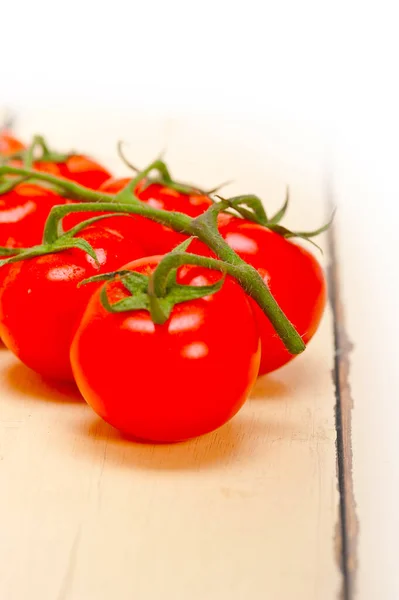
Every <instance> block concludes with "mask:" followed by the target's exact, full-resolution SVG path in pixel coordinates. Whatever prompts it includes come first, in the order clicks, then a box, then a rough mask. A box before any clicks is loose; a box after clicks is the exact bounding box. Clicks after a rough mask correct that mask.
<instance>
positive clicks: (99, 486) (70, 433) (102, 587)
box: [0, 112, 342, 600]
mask: <svg viewBox="0 0 399 600" xmlns="http://www.w3.org/2000/svg"><path fill="white" fill-rule="evenodd" d="M34 131H43V132H44V133H46V134H48V135H49V137H50V138H51V139H52V141H54V143H55V144H58V145H60V146H61V147H66V148H68V147H70V146H78V144H79V146H81V148H82V149H85V150H86V149H87V150H88V151H91V152H93V153H94V154H96V155H97V156H99V157H100V158H103V159H104V160H107V161H108V162H110V161H111V159H112V166H113V168H114V169H115V171H116V170H117V168H118V162H117V161H116V160H115V159H114V158H112V157H113V155H114V150H113V144H114V143H115V140H117V139H120V138H123V139H125V140H127V141H129V142H130V146H129V153H130V155H131V157H132V160H134V161H136V162H138V163H140V164H144V163H146V162H148V161H149V160H150V159H152V158H153V157H154V155H156V154H157V153H158V152H159V150H160V149H161V148H163V147H164V146H165V144H167V146H168V152H167V156H166V158H167V160H168V161H169V162H170V164H171V167H172V170H173V172H174V173H175V174H176V176H177V177H179V178H182V179H187V180H190V179H191V180H193V181H198V182H201V183H202V184H203V185H204V186H207V185H214V184H216V183H218V182H219V181H223V180H225V179H231V178H232V177H233V178H234V179H235V181H236V183H235V184H234V185H232V186H230V187H229V188H227V189H226V193H227V191H228V192H229V193H231V194H233V193H236V192H239V191H241V192H255V193H257V194H259V195H261V196H262V197H263V198H264V199H265V203H266V205H267V206H270V209H271V210H273V209H275V208H277V206H278V205H279V204H280V203H281V201H282V199H283V195H284V187H285V185H286V184H287V183H288V184H290V187H291V194H292V208H291V212H290V215H289V218H288V221H287V222H288V224H292V225H294V224H295V226H296V227H304V226H306V227H312V226H317V225H319V224H320V222H322V221H324V220H325V217H326V214H327V211H326V206H325V189H324V173H323V160H322V157H323V149H322V147H321V146H320V143H319V141H318V140H317V139H309V136H306V134H305V132H303V131H295V130H292V129H285V130H284V128H283V127H280V126H277V125H274V126H271V125H270V126H264V127H260V126H259V125H256V124H252V125H251V124H248V123H247V124H246V125H243V124H241V125H240V124H238V123H234V122H230V123H229V122H224V123H223V122H220V121H217V122H215V121H213V120H212V119H207V118H204V119H202V120H190V119H188V118H187V119H184V118H182V119H178V120H168V121H165V120H163V119H160V118H159V119H153V118H150V117H148V118H142V119H136V120H133V119H131V120H130V121H129V120H128V121H126V116H124V117H122V116H121V117H116V118H114V117H106V116H103V118H102V120H101V125H100V124H99V119H98V115H97V116H96V115H90V114H86V115H80V116H79V117H78V116H77V115H66V114H57V113H47V114H45V113H44V112H43V113H36V114H35V115H29V114H26V116H25V118H22V119H21V121H20V123H19V130H18V133H20V134H21V135H28V134H30V133H33V132H34ZM120 171H121V172H122V171H123V170H122V169H121V170H120ZM324 245H325V244H324ZM325 260H326V261H328V254H327V255H326V256H325ZM38 343H39V341H38ZM333 344H334V341H333V328H332V314H331V310H330V308H328V309H327V311H326V314H325V318H324V320H323V324H322V327H321V329H320V331H319V333H318V335H317V336H316V338H315V339H314V341H313V342H312V343H311V344H310V345H309V348H308V350H307V351H306V353H305V354H304V355H302V356H301V357H299V358H298V359H296V360H295V361H294V362H293V363H292V364H290V365H289V366H287V367H285V368H284V369H282V370H281V371H279V372H277V373H276V374H273V375H271V376H269V377H264V378H262V379H260V380H259V381H258V383H257V385H256V387H255V389H254V391H253V393H252V396H251V399H250V401H249V402H248V403H247V404H246V405H245V407H244V408H243V409H242V411H241V412H240V413H239V414H238V415H237V416H236V417H235V418H234V419H233V420H232V422H231V423H229V424H227V425H226V426H225V427H223V428H221V429H220V430H219V431H217V432H215V433H213V434H211V435H208V436H205V437H203V438H200V439H197V440H193V441H191V442H189V443H186V444H179V445H174V446H152V445H138V444H133V443H131V442H126V441H124V440H122V439H121V438H120V437H119V435H118V434H117V432H115V431H114V430H112V429H111V428H110V427H108V426H106V425H105V424H103V423H102V422H101V421H100V420H99V419H98V418H97V417H96V416H95V415H94V414H93V413H92V411H91V410H90V409H89V408H88V407H87V406H86V405H85V404H84V403H83V402H81V401H80V399H79V397H78V396H77V393H76V392H75V391H74V390H73V389H71V388H58V389H56V388H54V387H51V386H50V385H48V384H46V383H45V382H43V381H41V380H40V378H38V377H37V376H36V375H35V374H34V373H32V372H30V371H28V370H27V369H25V367H23V366H21V365H20V364H19V363H18V362H17V361H16V359H14V358H13V357H12V356H11V354H10V353H9V352H8V351H6V350H5V349H1V350H0V489H1V494H0V532H1V536H0V597H1V598H2V599H3V598H4V599H5V600H25V599H26V598H32V599H34V600H36V599H38V600H39V599H40V600H113V599H114V598H118V599H119V600H131V599H132V598H134V599H135V600H155V599H158V598H165V599H168V600H169V599H170V600H183V599H186V598H190V599H192V600H213V599H215V600H216V599H218V600H219V599H224V598H226V599H227V598H229V599H230V600H244V599H246V598H252V599H254V600H258V599H259V600H261V599H262V600H263V599H264V598H268V599H270V600H294V599H295V600H321V599H322V600H330V599H331V600H335V599H336V598H338V596H339V593H340V590H341V588H342V576H341V573H340V569H339V565H338V553H339V543H337V532H339V529H340V525H339V509H338V504H339V499H338V492H337V474H336V450H335V442H336V430H335V420H334V405H335V397H334V387H333V382H332V376H331V371H332V368H333Z"/></svg>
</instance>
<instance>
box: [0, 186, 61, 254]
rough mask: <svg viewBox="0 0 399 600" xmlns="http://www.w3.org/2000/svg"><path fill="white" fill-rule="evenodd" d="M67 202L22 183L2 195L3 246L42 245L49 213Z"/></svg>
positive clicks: (0, 228)
mask: <svg viewBox="0 0 399 600" xmlns="http://www.w3.org/2000/svg"><path fill="white" fill-rule="evenodd" d="M64 202H65V201H64V199H63V198H61V196H58V195H57V194H54V193H53V192H52V191H50V190H48V189H46V188H43V187H40V186H38V185H33V184H28V183H23V184H20V185H18V186H17V187H15V188H14V190H12V191H10V192H7V193H6V194H2V195H0V246H5V247H7V248H23V247H29V246H33V245H36V244H40V243H41V241H42V237H43V230H44V224H45V222H46V220H47V217H48V215H49V212H50V210H51V209H52V207H53V206H56V205H57V204H64Z"/></svg>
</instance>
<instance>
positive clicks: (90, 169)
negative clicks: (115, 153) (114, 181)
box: [57, 154, 111, 190]
mask: <svg viewBox="0 0 399 600" xmlns="http://www.w3.org/2000/svg"><path fill="white" fill-rule="evenodd" d="M57 167H58V169H59V174H60V176H61V177H65V179H71V180H72V181H76V183H79V184H80V185H84V186H85V187H87V188H90V189H93V190H97V189H98V188H99V187H100V186H101V185H102V184H103V183H104V181H107V180H108V179H109V178H110V177H111V174H110V172H109V171H108V170H107V169H105V167H103V166H102V165H100V164H99V163H97V162H95V161H94V160H92V159H91V158H88V157H87V156H84V155H80V154H76V155H72V156H69V157H68V158H67V160H66V161H65V162H63V163H57Z"/></svg>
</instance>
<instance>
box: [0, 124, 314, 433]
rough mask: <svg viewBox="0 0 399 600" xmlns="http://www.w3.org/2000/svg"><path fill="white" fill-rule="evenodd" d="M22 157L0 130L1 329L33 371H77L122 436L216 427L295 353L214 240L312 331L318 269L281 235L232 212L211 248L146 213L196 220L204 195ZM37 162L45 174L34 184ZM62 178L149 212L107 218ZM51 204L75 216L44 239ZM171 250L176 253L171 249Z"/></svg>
mask: <svg viewBox="0 0 399 600" xmlns="http://www.w3.org/2000/svg"><path fill="white" fill-rule="evenodd" d="M26 152H27V150H25V146H24V145H23V144H22V143H21V142H19V141H18V140H16V139H15V138H13V137H11V136H10V135H5V134H2V135H0V154H1V155H2V156H3V163H4V164H8V165H11V168H10V169H9V171H8V172H7V173H6V174H3V175H2V176H0V246H1V247H2V249H3V250H0V255H2V256H3V260H2V261H1V262H0V265H1V266H0V336H1V338H2V340H3V342H4V344H5V345H6V346H7V347H8V348H9V349H10V350H11V351H12V352H13V353H14V354H15V355H16V356H17V357H18V358H19V359H20V360H21V361H22V362H23V363H25V364H26V365H27V366H28V367H30V368H31V369H34V370H35V371H36V372H38V373H40V374H41V375H43V376H45V377H47V378H49V379H53V380H74V381H75V382H76V384H77V385H78V387H79V390H80V391H81V393H82V396H83V397H84V399H85V400H86V401H87V402H88V404H89V405H91V406H92V407H93V409H94V410H95V411H96V412H97V413H98V414H99V415H100V416H101V417H102V418H103V419H104V420H105V421H107V422H108V423H110V424H111V425H113V426H114V427H116V428H118V429H120V430H121V431H123V432H124V433H125V434H127V435H130V436H133V437H134V438H136V439H141V440H149V441H156V442H173V441H180V440H184V439H188V438H191V437H194V436H197V435H201V434H203V433H206V432H209V431H212V430H214V429H215V428H217V427H219V426H221V425H223V424H224V423H225V422H226V421H228V420H229V419H230V418H231V417H232V416H233V415H234V414H235V413H236V412H237V411H238V410H239V409H240V407H241V406H242V404H243V403H244V402H245V400H246V398H247V397H248V395H249V393H250V390H251V388H252V386H253V385H254V383H255V381H256V378H257V376H258V375H262V374H265V373H269V372H271V371H273V370H275V369H278V368H280V367H282V366H283V365H284V364H286V363H287V362H289V361H290V360H291V359H292V358H293V357H294V354H292V353H291V352H290V351H289V350H288V349H287V344H286V343H285V342H284V341H283V340H282V339H281V338H280V337H279V335H278V334H277V333H276V330H275V327H274V326H273V325H272V321H271V319H270V318H268V316H267V314H265V311H264V307H261V306H260V305H259V304H258V303H257V302H256V301H255V300H254V297H253V294H251V289H250V286H249V285H248V289H246V291H244V289H243V287H242V282H241V281H240V284H241V285H240V284H239V283H238V281H237V278H236V277H235V276H234V272H233V271H232V269H233V267H231V268H230V270H229V268H227V267H226V271H225V272H223V271H224V268H223V264H222V263H220V261H217V260H216V258H217V257H218V256H219V257H220V253H219V252H218V251H217V249H218V247H219V246H220V245H221V244H222V243H223V244H224V246H227V247H228V248H230V249H232V250H234V251H235V253H236V255H237V256H238V257H240V258H241V259H242V260H241V262H240V264H246V265H251V266H252V267H254V269H255V270H256V272H257V273H258V274H259V275H260V276H261V277H260V278H259V281H260V283H259V282H258V284H257V285H261V286H263V284H262V280H263V282H264V284H265V289H268V290H270V292H271V294H272V296H273V297H274V299H275V301H276V302H277V305H278V306H279V308H280V309H281V310H282V312H283V313H284V315H285V317H286V318H287V319H288V321H289V322H290V323H291V325H292V326H293V327H294V328H295V330H296V332H297V334H299V336H300V338H302V340H303V342H305V343H307V342H308V341H309V340H310V339H311V338H312V336H313V335H314V333H315V332H316V330H317V328H318V325H319V323H320V320H321V318H322V314H323V310H324V306H325V303H326V283H325V277H324V274H323V271H322V268H321V266H320V265H319V263H318V261H317V260H316V259H315V257H314V255H313V254H312V253H310V252H309V251H308V250H307V249H305V248H304V247H303V246H301V245H299V244H297V243H295V242H293V241H291V240H290V239H289V236H287V235H286V232H287V231H288V230H285V229H284V228H282V227H277V226H274V225H273V224H272V221H270V223H269V224H268V223H267V222H265V223H260V222H255V220H256V219H254V220H252V219H251V218H248V217H250V214H249V213H248V212H246V213H242V214H241V215H240V214H239V212H240V211H238V212H237V211H235V212H234V211H230V214H228V213H229V211H228V210H227V211H226V212H220V213H219V215H218V217H217V229H216V226H215V233H214V236H215V240H216V242H215V245H214V247H210V246H208V245H207V243H204V240H205V237H204V236H202V234H201V229H200V228H199V229H198V231H199V233H198V236H199V237H200V239H201V240H202V241H199V240H198V239H194V240H191V239H188V237H189V233H190V231H186V230H185V229H184V227H183V226H180V227H175V228H174V227H173V226H169V225H168V224H167V223H165V222H162V219H159V218H157V217H156V215H155V212H156V211H155V209H156V210H158V211H159V209H162V211H167V212H168V213H171V214H177V215H186V216H187V217H191V219H193V220H195V222H196V223H197V222H198V223H199V220H200V219H201V215H204V214H205V213H206V212H209V211H210V210H211V208H210V207H213V206H214V202H213V200H212V199H211V197H210V195H209V194H207V193H205V192H203V191H201V190H199V189H196V188H193V187H191V186H182V185H176V184H175V183H174V182H173V181H172V180H171V179H168V178H166V179H165V178H164V179H162V178H161V179H160V180H152V179H151V178H150V177H149V176H147V175H146V176H143V177H142V178H136V177H135V178H134V179H133V180H130V179H115V178H112V177H111V174H110V173H109V172H108V170H107V169H106V168H104V167H102V166H101V165H100V164H98V163H96V162H95V161H93V160H91V159H90V158H87V157H86V156H84V155H76V154H74V155H66V156H64V157H63V156H61V155H54V156H55V157H56V159H54V160H51V156H52V155H51V153H47V155H45V156H44V158H45V159H46V160H43V157H38V158H35V159H34V160H33V163H32V164H30V165H29V167H30V169H29V174H30V176H28V175H27V173H28V171H27V170H25V171H24V165H25V162H24V161H25V158H24V157H25V155H26V154H25V153H26ZM13 168H14V171H13ZM32 170H33V171H34V173H37V174H40V173H42V174H43V173H46V174H50V175H51V176H53V177H48V178H47V179H46V181H42V180H40V178H39V179H35V178H34V176H33V175H32ZM37 177H38V176H37ZM64 180H65V181H68V182H75V183H76V184H79V186H84V188H85V189H86V190H98V194H97V195H98V198H101V197H102V198H103V199H105V200H107V199H108V200H110V201H112V202H113V203H114V204H113V206H115V207H117V205H118V198H119V196H118V195H120V194H125V195H124V199H123V202H126V201H127V200H129V197H128V196H126V194H128V193H130V195H131V197H132V202H133V201H134V202H136V203H137V201H139V205H140V206H143V207H148V211H147V212H148V215H147V213H146V214H140V212H143V211H142V210H141V209H140V210H139V211H137V213H130V212H129V214H128V213H121V214H113V211H112V210H111V208H110V207H109V206H108V205H107V208H106V209H105V210H102V209H101V202H100V203H99V207H100V208H99V210H98V211H97V210H94V209H93V205H92V204H90V207H89V208H88V210H87V211H85V210H84V205H82V203H81V202H82V198H78V197H77V196H76V190H77V191H78V192H79V190H80V191H81V192H82V189H83V188H81V187H79V186H78V187H76V188H75V187H72V188H71V187H70V186H69V187H68V186H67V185H66V184H65V185H64V186H63V183H62V182H63V181H64ZM72 192H74V193H72ZM77 195H79V194H77ZM96 197H97V196H96ZM121 201H122V200H121ZM76 204H79V206H78V207H76V206H75V205H76ZM60 206H63V207H64V208H65V207H66V208H67V209H68V210H69V208H70V209H71V212H69V214H67V215H66V216H65V217H64V219H63V222H62V226H63V231H60V232H59V233H58V234H57V235H58V237H57V236H56V239H55V240H52V241H49V239H48V230H49V221H50V219H48V217H49V214H50V212H52V214H53V212H54V207H60ZM68 207H69V208H68ZM150 207H151V209H154V215H155V216H154V217H152V213H151V211H150ZM75 208H78V209H79V211H74V209H75ZM52 209H53V211H52ZM111 213H112V214H111ZM108 214H111V216H106V215H108ZM242 215H243V216H242ZM99 216H101V217H104V218H101V219H95V217H99ZM86 221H87V222H86ZM176 222H177V221H176ZM183 222H184V223H185V222H186V221H183ZM190 222H194V221H190ZM172 225H173V223H172ZM46 232H47V233H46ZM46 236H47V237H46ZM203 237H204V239H202V238H203ZM42 240H43V243H42ZM185 240H188V241H187V244H183V246H184V248H183V246H181V245H182V243H184V241H185ZM223 240H224V242H223ZM205 241H206V240H205ZM178 245H180V246H179V248H183V250H182V251H181V252H180V253H179V254H176V252H177V250H176V247H177V246H178ZM211 246H212V244H211ZM172 251H174V255H175V256H174V257H173V256H172V255H171V254H170V253H171V252H172ZM186 251H187V252H188V254H187V257H188V258H187V263H185V258H184V257H185V255H184V254H182V252H186ZM228 252H230V253H231V250H228ZM236 255H234V254H233V256H236ZM165 256H166V258H168V257H169V259H170V257H171V256H172V261H173V260H174V258H177V257H178V258H179V260H180V259H182V260H181V262H179V263H176V266H175V267H174V268H173V269H172V268H171V269H170V270H169V272H168V275H167V278H165V281H164V291H165V295H162V294H161V296H159V295H157V290H156V286H157V284H156V277H158V279H159V278H160V275H159V274H160V269H161V266H162V265H164V264H166V263H165V260H166V259H165ZM193 257H194V258H193ZM207 260H208V261H211V260H213V261H214V262H213V263H212V262H209V263H207V262H204V261H207ZM238 260H239V258H236V259H235V260H233V261H231V262H232V264H233V265H234V264H235V263H236V262H237V261H238ZM243 261H244V262H243ZM217 263H218V264H217ZM219 263H220V264H221V266H220V264H219ZM208 264H209V265H213V264H214V265H215V268H209V267H208V266H207V265H208ZM216 269H217V270H216ZM252 271H254V270H252ZM254 272H255V271H254ZM256 272H255V274H256ZM157 274H158V275H157ZM87 280H88V281H87ZM160 281H161V280H160ZM158 285H160V283H159V281H158ZM244 288H245V286H244ZM160 314H161V317H160V318H155V316H156V315H160ZM154 315H155V316H154Z"/></svg>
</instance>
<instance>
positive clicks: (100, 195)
mask: <svg viewBox="0 0 399 600" xmlns="http://www.w3.org/2000/svg"><path fill="white" fill-rule="evenodd" d="M2 175H23V176H25V177H27V178H29V180H37V181H46V182H47V183H51V184H52V185H54V186H56V187H57V188H58V189H61V190H63V191H65V193H66V195H68V196H69V197H70V198H74V199H75V198H77V199H79V200H80V201H81V202H101V201H102V200H109V199H111V198H114V197H115V196H112V195H111V194H106V193H104V192H96V191H94V190H90V189H89V188H86V187H84V186H83V185H79V184H78V183H75V182H73V181H70V180H69V179H61V178H60V177H57V176H55V175H50V174H49V173H42V172H41V171H35V170H34V169H20V168H18V167H8V166H2V167H0V177H1V176H2Z"/></svg>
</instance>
